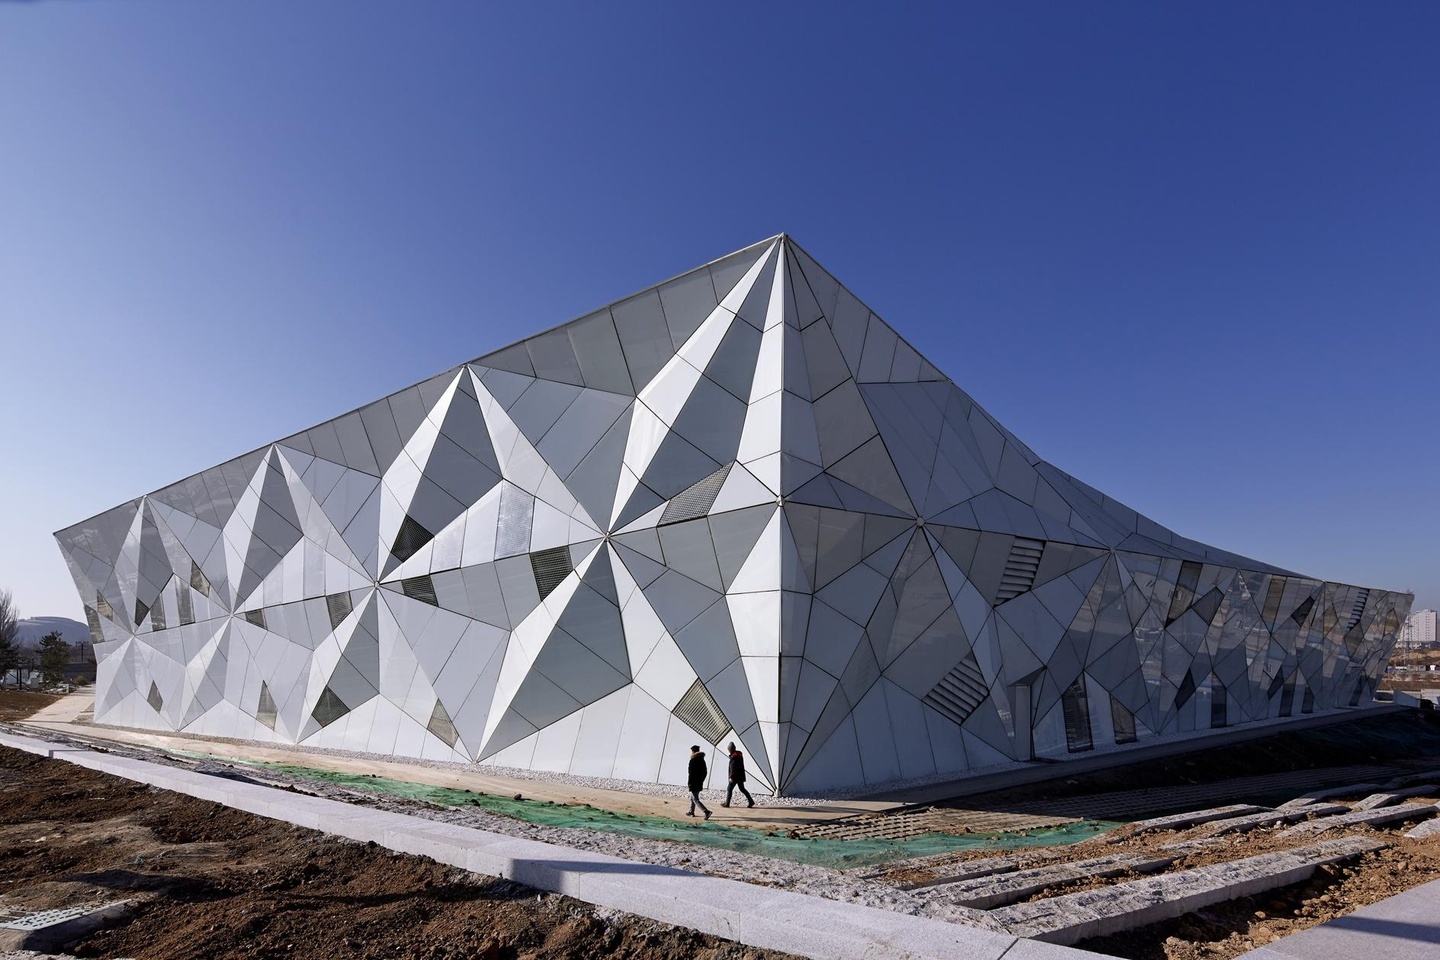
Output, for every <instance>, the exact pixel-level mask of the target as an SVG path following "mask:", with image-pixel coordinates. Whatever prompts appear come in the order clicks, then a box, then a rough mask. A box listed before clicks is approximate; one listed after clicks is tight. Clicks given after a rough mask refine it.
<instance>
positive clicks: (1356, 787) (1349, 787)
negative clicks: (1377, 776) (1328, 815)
mask: <svg viewBox="0 0 1440 960" xmlns="http://www.w3.org/2000/svg"><path fill="white" fill-rule="evenodd" d="M1384 789H1385V785H1384V784H1381V783H1350V784H1346V785H1345V786H1343V787H1331V788H1330V789H1329V790H1312V791H1310V792H1309V793H1306V794H1305V795H1304V796H1301V797H1296V798H1295V799H1294V800H1287V801H1285V802H1284V803H1282V804H1280V806H1279V807H1278V808H1276V809H1279V810H1291V809H1293V808H1295V807H1304V806H1307V805H1309V804H1312V803H1318V802H1319V801H1321V800H1329V799H1330V798H1331V797H1358V796H1360V795H1361V794H1363V793H1372V792H1374V791H1376V790H1384Z"/></svg>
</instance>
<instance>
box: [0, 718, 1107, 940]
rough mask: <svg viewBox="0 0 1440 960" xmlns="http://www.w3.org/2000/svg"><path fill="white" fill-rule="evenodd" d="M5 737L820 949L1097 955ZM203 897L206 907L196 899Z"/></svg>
mask: <svg viewBox="0 0 1440 960" xmlns="http://www.w3.org/2000/svg"><path fill="white" fill-rule="evenodd" d="M0 744H3V745H5V746H8V747H13V748H16V749H20V750H26V751H28V752H31V753H38V754H42V755H45V754H50V755H52V756H54V757H55V758H56V759H59V760H64V761H66V762H69V763H74V764H76V765H78V766H83V767H87V768H89V769H92V770H98V771H100V772H102V773H108V774H111V775H114V776H119V777H124V778H125V779H127V780H133V781H136V782H139V783H148V784H151V785H153V786H156V787H159V788H161V789H165V790H173V791H176V792H178V793H185V794H189V795H190V796H194V797H199V798H201V799H205V800H209V801H212V802H215V803H223V804H225V805H226V806H230V807H234V808H235V809H237V810H245V811H248V812H250V813H255V814H258V815H260V816H264V817H270V818H272V819H276V820H283V821H285V822H288V823H293V824H295V825H297V826H302V827H308V828H310V829H314V830H320V831H323V832H325V833H330V834H334V835H336V836H341V837H347V838H349V839H352V840H357V841H361V842H369V841H373V842H374V843H376V844H379V845H381V846H383V847H386V848H388V849H390V850H395V851H398V852H400V853H409V854H415V855H418V856H427V857H430V858H432V859H434V860H437V861H439V862H441V863H448V864H451V865H453V866H458V867H463V868H465V869H467V870H471V871H473V872H475V873H482V874H487V875H489V876H498V877H504V878H506V879H510V880H514V881H516V882H518V883H523V884H525V885H527V886H530V887H534V888H536V889H539V890H547V891H551V892H554V893H562V894H565V895H567V896H571V897H575V898H576V899H579V900H584V901H586V902H588V903H593V904H596V905H599V906H604V907H609V908H611V909H615V910H623V911H625V912H627V913H632V914H637V915H639V916H643V917H649V918H650V919H652V920H658V921H660V922H662V923H672V924H676V925H678V926H683V927H689V928H691V929H694V930H699V931H701V932H703V933H709V934H712V935H714V936H718V937H724V938H726V939H728V940H735V941H738V942H739V943H742V944H745V945H747V946H752V947H761V948H764V949H770V950H783V951H786V952H789V953H794V954H797V955H799V956H803V957H812V958H816V960H849V958H854V957H865V958H872V960H891V958H893V960H929V958H934V960H942V958H943V960H949V958H956V960H959V958H963V960H1086V958H1089V960H1095V958H1096V957H1097V954H1093V953H1087V952H1085V951H1080V950H1072V949H1069V948H1066V947H1058V946H1054V945H1051V944H1046V943H1039V942H1036V941H1030V940H1021V939H1018V938H1016V937H1013V936H1010V935H1008V934H1003V933H995V932H992V931H989V930H984V929H980V928H978V927H970V926H961V925H959V924H954V923H946V922H944V921H941V920H931V919H927V918H923V917H913V916H909V915H907V914H902V913H896V912H893V911H889V910H880V909H876V908H873V907H864V906H858V905H856V904H851V903H841V902H839V901H836V900H825V899H823V898H820V897H811V896H806V895H804V894H798V893H791V892H789V891H785V890H776V889H773V888H769V887H760V886H755V885H752V884H748V883H742V882H740V881H738V880H726V879H722V878H719V877H710V876H705V875H702V874H696V873H690V872H688V871H684V870H677V869H674V868H671V867H661V866H655V865H653V864H646V863H637V862H635V861H631V860H624V859H621V858H619V857H610V856H605V855H603V854H597V853H591V852H589V851H584V850H572V849H569V848H567V847H561V846H556V845H554V844H548V843H539V842H537V841H534V840H523V839H517V838H514V837H507V836H502V835H500V834H495V833H489V832H487V831H484V830H476V829H473V828H469V827H459V826H455V825H453V824H446V823H439V822H437V821H434V820H424V819H421V818H417V817H410V816H406V815H404V814H400V813H392V812H388V811H380V810H369V809H365V808H361V807H355V806H352V805H350V804H346V803H340V802H338V801H334V800H325V799H321V798H319V797H310V796H305V795H300V794H294V793H289V792H286V791H283V790H278V789H275V788H272V787H266V786H262V785H260V784H255V783H242V782H237V781H234V780H229V779H225V778H221V777H214V776H209V775H206V774H202V773H196V772H194V771H191V770H184V769H177V768H175V767H170V766H165V765H162V764H157V763H149V762H146V761H143V760H134V759H131V758H129V757H121V756H116V755H114V754H105V753H96V752H94V751H91V750H88V749H83V748H82V749H76V748H69V747H58V748H57V746H56V744H55V742H53V741H51V742H45V741H43V740H38V739H35V738H33V737H19V736H13V735H9V734H3V733H0ZM201 909H203V908H201Z"/></svg>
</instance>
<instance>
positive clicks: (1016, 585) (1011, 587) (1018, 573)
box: [991, 537, 1045, 604]
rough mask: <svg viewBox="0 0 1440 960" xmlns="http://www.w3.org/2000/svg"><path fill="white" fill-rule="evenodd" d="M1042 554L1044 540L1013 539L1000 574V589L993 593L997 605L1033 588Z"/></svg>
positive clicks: (1043, 551)
mask: <svg viewBox="0 0 1440 960" xmlns="http://www.w3.org/2000/svg"><path fill="white" fill-rule="evenodd" d="M1044 553H1045V541H1044V540H1027V539H1026V538H1025V537H1016V538H1015V542H1014V543H1012V544H1011V545H1010V556H1008V557H1006V558H1005V572H1004V573H1002V574H1000V589H999V590H998V591H996V593H995V602H996V603H997V604H999V603H1004V602H1005V601H1006V600H1014V599H1015V598H1016V597H1018V596H1020V594H1022V593H1024V592H1026V591H1027V590H1029V589H1030V588H1031V587H1033V586H1035V575H1036V574H1037V573H1039V572H1040V557H1041V556H1042V555H1043V554H1044ZM991 569H994V568H993V567H992V568H991Z"/></svg>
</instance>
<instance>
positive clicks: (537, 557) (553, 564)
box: [530, 547, 575, 600]
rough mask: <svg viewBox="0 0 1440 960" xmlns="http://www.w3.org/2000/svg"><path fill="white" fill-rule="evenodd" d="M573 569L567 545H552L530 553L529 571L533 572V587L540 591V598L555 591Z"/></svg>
mask: <svg viewBox="0 0 1440 960" xmlns="http://www.w3.org/2000/svg"><path fill="white" fill-rule="evenodd" d="M574 569H575V567H574V565H573V564H572V563H571V562H570V548H569V547H552V548H551V549H549V550H537V551H535V552H534V553H532V554H530V572H531V573H533V574H535V589H537V590H539V591H540V599H541V600H544V599H545V598H546V597H548V596H550V594H551V593H553V592H555V588H556V587H558V586H560V584H561V582H562V581H564V579H565V578H566V577H568V576H569V575H570V571H571V570H574Z"/></svg>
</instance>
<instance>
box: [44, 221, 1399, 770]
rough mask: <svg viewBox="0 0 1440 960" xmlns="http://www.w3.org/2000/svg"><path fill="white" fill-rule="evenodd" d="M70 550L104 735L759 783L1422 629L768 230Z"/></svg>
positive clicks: (1226, 715)
mask: <svg viewBox="0 0 1440 960" xmlns="http://www.w3.org/2000/svg"><path fill="white" fill-rule="evenodd" d="M1321 520H1322V518H1317V522H1321ZM57 538H58V540H59V542H60V546H61V548H62V550H63V552H64V554H65V557H66V559H67V561H68V562H69V566H70V570H71V572H72V574H73V576H74V578H75V582H76V585H77V587H78V588H79V591H80V596H81V599H82V600H83V601H84V603H85V607H86V616H87V619H88V620H89V621H90V623H91V625H92V629H95V630H96V631H97V633H98V635H97V637H96V647H95V649H96V652H97V654H98V656H99V660H100V663H99V670H98V673H99V679H98V685H97V706H96V719H97V720H98V721H101V722H105V723H114V724H121V725H127V726H134V727H141V728H147V729H160V730H185V731H187V732H194V733H199V734H210V735H218V736H227V737H248V738H253V739H256V740H267V741H273V740H279V741H284V742H290V743H305V744H310V745H315V746H321V747H339V748H347V749H354V750H366V751H372V752H376V753H383V754H399V755H406V756H419V757H427V758H437V759H448V760H469V761H488V762H494V763H498V764H506V765H514V766H520V767H528V768H535V769H547V770H561V771H569V772H573V773H578V774H591V775H596V776H606V777H609V776H614V777H625V778H633V779H641V780H650V781H656V780H658V781H663V782H683V781H684V779H685V772H686V771H685V768H686V758H687V755H688V747H689V745H690V744H692V743H711V744H714V743H716V742H719V741H724V740H728V739H734V740H737V741H739V742H740V743H742V744H743V746H744V748H745V750H746V751H747V752H748V753H749V755H750V763H749V767H750V769H751V771H753V776H754V777H756V778H757V779H758V780H760V781H761V782H762V783H763V784H765V785H766V786H768V787H769V788H770V789H775V790H782V791H783V790H819V789H823V788H825V787H832V786H854V785H857V784H881V783H886V782H891V781H895V780H900V779H910V778H918V777H927V776H943V775H949V774H957V775H958V774H963V773H964V772H966V771H970V770H975V769H977V768H982V767H986V766H990V765H993V764H996V763H1000V762H1004V761H1009V760H1013V759H1017V758H1019V759H1025V758H1029V757H1032V756H1038V757H1051V758H1054V757H1064V756H1066V755H1067V754H1068V753H1069V752H1071V751H1073V750H1081V749H1085V748H1086V747H1088V746H1089V745H1091V744H1097V743H1098V744H1107V743H1128V742H1138V743H1144V742H1147V741H1149V740H1152V739H1154V738H1156V737H1163V736H1166V735H1171V734H1177V733H1182V732H1186V731H1192V730H1195V729H1204V728H1208V727H1211V726H1218V725H1231V724H1239V723H1245V722H1248V721H1254V720H1260V719H1265V718H1275V717H1281V716H1289V715H1291V714H1293V713H1297V712H1304V711H1306V710H1329V709H1334V708H1339V707H1345V706H1347V705H1350V704H1354V703H1360V702H1363V701H1366V700H1368V699H1369V696H1370V694H1371V692H1372V691H1373V688H1374V686H1375V684H1376V682H1377V679H1378V677H1379V675H1380V671H1381V669H1382V666H1383V663H1384V661H1385V658H1386V657H1387V656H1388V654H1389V651H1390V648H1391V646H1392V644H1393V642H1394V639H1395V635H1396V631H1397V630H1398V628H1399V625H1400V623H1401V621H1402V620H1403V618H1404V616H1405V614H1406V613H1407V611H1408V608H1409V605H1410V602H1411V598H1410V597H1409V595H1406V594H1399V593H1393V592H1387V591H1383V590H1374V589H1371V590H1366V589H1363V588H1360V587H1354V586H1347V585H1344V584H1338V583H1327V582H1323V581H1320V580H1315V579H1311V578H1307V577H1303V576H1300V575H1298V574H1294V573H1290V572H1288V571H1284V570H1279V569H1277V568H1275V567H1272V566H1269V565H1267V564H1264V563H1260V562H1258V561H1254V560H1249V559H1246V558H1244V557H1240V556H1236V555H1235V554H1231V553H1227V552H1225V551H1223V550H1219V549H1216V548H1213V547H1209V546H1206V545H1204V544H1201V543H1197V542H1195V541H1193V540H1187V539H1185V538H1183V537H1181V536H1178V535H1177V534H1175V533H1172V532H1171V531H1170V530H1167V529H1166V528H1164V527H1162V526H1160V525H1159V524H1157V523H1155V522H1154V521H1151V520H1149V519H1148V518H1146V517H1143V516H1140V515H1139V514H1137V513H1136V512H1135V511H1133V510H1130V509H1128V508H1127V507H1125V506H1123V505H1122V504H1119V503H1117V502H1115V501H1114V500H1112V499H1110V498H1108V497H1106V496H1104V495H1103V494H1101V493H1099V492H1098V491H1096V490H1094V489H1092V488H1091V487H1088V486H1086V485H1085V484H1083V483H1081V482H1080V481H1078V480H1076V479H1074V478H1073V477H1071V476H1069V475H1068V474H1066V473H1064V472H1063V471H1061V470H1059V469H1057V468H1056V467H1054V466H1052V465H1050V464H1049V463H1046V462H1045V461H1043V460H1041V459H1039V458H1038V457H1036V456H1035V454H1033V453H1032V452H1031V451H1030V450H1029V449H1028V448H1027V447H1026V446H1025V445H1024V444H1022V443H1021V442H1020V441H1019V440H1017V439H1016V438H1015V437H1014V436H1012V435H1011V434H1010V433H1009V432H1008V431H1007V430H1006V429H1005V428H1004V427H1002V426H1001V425H1000V424H999V423H997V422H996V421H995V420H994V419H993V418H992V417H990V415H989V414H987V413H986V412H985V411H984V410H982V409H981V408H980V407H979V406H978V405H976V404H975V403H974V402H973V401H972V400H971V399H970V397H969V396H967V395H966V394H965V392H964V391H962V390H961V389H959V388H958V387H957V386H955V384H953V383H951V382H950V381H949V380H948V379H947V378H946V377H945V376H944V375H943V374H942V373H941V372H940V371H939V370H937V369H936V368H935V367H934V366H932V365H931V364H930V363H929V362H927V361H926V360H925V359H924V358H923V357H921V356H920V355H919V354H918V353H917V352H916V351H915V350H914V349H913V348H912V347H911V346H910V345H909V344H907V343H906V342H905V341H904V340H903V339H902V338H901V337H899V336H898V335H897V334H896V333H895V331H894V330H893V329H891V328H890V327H889V326H887V325H886V324H885V323H884V322H883V321H881V320H880V319H879V318H878V317H876V316H875V315H874V314H873V313H871V312H870V310H869V309H868V308H867V307H866V306H865V305H864V304H862V303H861V302H860V301H859V300H857V299H856V298H855V297H854V296H853V295H852V294H851V293H850V292H849V291H848V290H846V289H845V288H844V287H842V286H841V285H840V284H839V283H838V282H836V280H835V279H834V278H833V277H831V276H830V275H829V274H828V273H826V272H825V271H824V270H823V269H821V268H820V267H819V266H818V265H817V264H816V263H815V262H814V261H813V260H812V259H811V258H810V257H809V256H808V255H806V253H805V252H804V251H803V250H801V249H800V247H798V246H797V245H796V244H795V243H794V242H793V241H791V240H790V239H789V238H788V237H784V236H781V237H776V238H772V239H770V240H767V241H764V242H762V243H759V244H756V245H755V246H752V247H748V248H746V249H744V250H741V251H740V252H738V253H735V254H732V255H730V256H728V257H725V258H724V259H721V260H718V261H716V262H714V263H711V264H708V265H707V266H704V267H701V268H699V269H697V270H694V271H692V272H690V273H687V274H685V275H684V276H681V277H678V278H676V279H674V280H671V281H668V282H666V283H663V284H661V285H660V286H658V287H656V288H654V289H651V290H647V291H645V292H643V293H640V294H637V295H635V296H633V297H630V298H628V299H626V300H623V301H620V302H618V303H615V304H612V305H611V306H609V307H606V308H604V309H601V310H598V311H596V312H595V313H592V314H589V315H587V316H585V317H582V318H580V319H578V320H575V321H573V322H571V323H568V324H565V325H563V326H560V327H557V328H555V329H553V330H550V331H547V332H545V333H542V334H539V335H538V336H536V337H533V338H531V339H529V340H526V341H524V342H521V343H517V344H514V345H512V346H509V347H506V348H504V349H503V350H499V351H496V352H494V353H491V354H489V355H487V356H485V357H481V358H480V359H478V360H476V361H474V362H471V363H467V364H463V365H461V366H459V367H456V368H454V369H452V370H448V371H446V372H445V373H443V374H441V375H440V376H437V377H434V378H432V379H430V380H427V381H425V382H424V383H420V384H417V385H416V386H414V387H411V388H409V389H407V390H402V391H400V392H399V393H396V394H394V395H393V396H389V397H386V398H384V399H382V400H378V401H376V402H375V403H372V404H370V405H369V406H366V407H364V408H362V409H360V410H356V411H353V412H351V413H348V414H346V415H345V416H342V417H340V418H338V419H336V420H332V421H330V422H327V423H323V424H320V425H319V426H317V427H314V428H312V429H310V430H306V431H304V432H302V433H298V434H296V435H294V436H291V437H287V438H286V439H284V440H280V441H278V442H276V443H274V444H271V445H269V446H267V447H264V448H263V449H260V450H255V451H252V452H250V453H248V454H245V455H244V456H242V457H239V458H237V459H235V460H231V461H229V462H227V463H224V464H221V465H220V466H217V467H214V468H212V469H210V470H206V471H204V472H203V473H200V474H196V475H195V476H193V477H189V478H187V479H185V480H182V481H180V482H179V483H176V484H174V485H172V486H170V487H166V488H165V489H163V490H159V491H156V492H155V493H152V494H149V495H148V496H144V497H141V498H139V499H137V500H134V501H131V502H130V503H126V504H124V505H122V506H119V507H116V508H114V509H113V510H109V511H107V512H106V513H103V514H101V515H99V516H97V517H94V518H92V519H90V520H87V521H85V522H84V523H80V524H77V525H75V526H73V527H69V528H67V529H65V530H62V531H60V532H59V533H58V534H57ZM1297 692H1298V694H1299V695H1298V696H1297ZM687 693H688V694H689V695H688V696H687ZM702 694H703V696H701V695H702ZM697 704H698V705H702V706H705V707H706V708H707V709H705V710H698V708H697ZM711 706H713V708H714V709H713V710H710V709H708V708H709V707H711ZM1017 709H1020V710H1027V711H1028V716H1019V717H1017V715H1016V711H1017ZM697 710H698V712H697ZM702 714H703V716H702ZM687 718H688V719H689V722H687ZM707 718H708V719H707ZM715 718H719V719H715ZM722 724H723V725H727V729H725V730H723V731H722V730H719V729H718V725H722ZM697 725H698V726H697ZM698 727H705V728H706V729H704V730H703V731H702V730H700V729H698ZM712 727H714V728H713V729H712ZM714 766H716V767H717V768H718V767H722V766H723V764H718V763H717V764H715V765H714ZM718 776H720V777H721V778H723V773H720V774H718Z"/></svg>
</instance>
